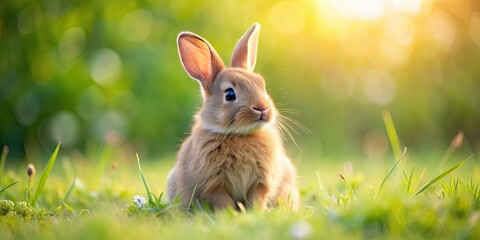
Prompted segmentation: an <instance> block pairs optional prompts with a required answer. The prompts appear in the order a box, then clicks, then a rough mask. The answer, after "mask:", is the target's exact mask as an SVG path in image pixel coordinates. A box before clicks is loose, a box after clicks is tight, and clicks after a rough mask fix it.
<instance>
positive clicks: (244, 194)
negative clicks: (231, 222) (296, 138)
mask: <svg viewBox="0 0 480 240" xmlns="http://www.w3.org/2000/svg"><path fill="white" fill-rule="evenodd" d="M259 28H260V26H259V25H258V24H255V25H254V26H252V27H251V28H250V29H249V30H248V31H247V32H246V33H245V35H244V36H243V37H242V38H241V39H240V41H239V42H238V43H237V46H236V47H235V50H234V54H233V58H232V63H235V66H239V67H235V68H224V67H223V62H222V61H221V59H220V58H219V57H218V55H217V53H216V52H215V50H214V49H213V48H212V47H211V45H210V44H209V43H208V42H207V41H206V40H204V39H203V38H201V37H199V36H197V35H194V34H192V33H181V34H180V35H179V39H178V44H179V52H180V58H181V60H182V63H183V65H184V67H185V69H186V71H187V73H188V74H189V75H190V76H191V77H192V78H194V79H196V80H198V81H199V82H200V83H201V86H202V91H203V96H204V105H203V108H202V109H201V110H200V111H199V113H198V114H197V115H196V118H195V124H194V126H193V128H192V132H191V135H190V136H189V137H188V138H187V139H186V140H185V141H184V143H183V144H182V147H181V148H180V151H179V153H178V160H177V163H176V165H175V167H174V168H173V170H172V171H171V172H170V174H169V176H168V180H167V181H168V183H167V184H168V186H167V188H168V196H169V199H170V200H172V199H173V198H174V197H175V196H179V197H180V198H181V199H182V204H183V205H184V206H185V207H188V206H189V204H190V202H191V200H194V201H196V200H201V201H207V202H209V203H210V204H211V205H212V207H213V208H214V209H223V208H227V207H232V208H237V203H242V204H243V205H244V206H246V207H251V206H252V205H257V206H258V207H259V208H260V209H262V210H263V209H265V208H266V207H275V206H277V205H278V201H279V200H280V201H281V202H282V203H283V204H289V205H290V206H291V207H292V208H293V209H297V208H298V205H299V194H298V190H297V189H296V186H295V178H296V171H295V167H294V166H293V164H292V162H291V161H290V159H289V158H288V157H287V155H286V153H285V150H284V147H283V142H282V138H281V136H280V135H279V132H278V129H277V126H276V125H275V121H276V117H277V115H278V112H277V110H276V109H275V106H274V104H273V102H272V100H271V99H270V97H269V96H268V94H267V92H266V90H265V82H264V80H263V78H262V77H261V76H260V75H258V74H255V73H253V72H252V70H253V67H254V65H255V59H256V47H257V39H258V32H259ZM226 89H234V91H235V94H236V96H237V98H236V100H235V101H233V102H226V100H224V94H225V91H226Z"/></svg>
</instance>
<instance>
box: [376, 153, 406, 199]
mask: <svg viewBox="0 0 480 240" xmlns="http://www.w3.org/2000/svg"><path fill="white" fill-rule="evenodd" d="M406 153H407V148H405V149H404V150H403V153H402V154H401V155H400V156H399V157H398V158H397V161H395V164H393V167H392V169H390V170H388V166H387V173H386V174H385V177H383V180H382V183H381V184H380V187H379V188H378V192H377V194H376V195H375V200H377V197H378V195H379V194H380V192H381V191H382V189H383V185H384V184H385V182H386V181H387V180H388V178H389V177H390V176H391V175H392V173H393V171H395V169H396V168H397V166H398V163H399V162H400V160H402V158H403V156H405V154H406Z"/></svg>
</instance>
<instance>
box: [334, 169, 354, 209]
mask: <svg viewBox="0 0 480 240" xmlns="http://www.w3.org/2000/svg"><path fill="white" fill-rule="evenodd" d="M338 176H340V178H341V179H342V180H343V182H345V185H346V186H347V188H348V191H349V192H350V195H351V196H352V199H353V201H354V202H355V204H357V205H358V199H357V196H355V192H354V191H353V188H352V185H350V183H349V182H348V180H347V178H346V177H345V176H344V175H343V174H342V173H339V174H338Z"/></svg>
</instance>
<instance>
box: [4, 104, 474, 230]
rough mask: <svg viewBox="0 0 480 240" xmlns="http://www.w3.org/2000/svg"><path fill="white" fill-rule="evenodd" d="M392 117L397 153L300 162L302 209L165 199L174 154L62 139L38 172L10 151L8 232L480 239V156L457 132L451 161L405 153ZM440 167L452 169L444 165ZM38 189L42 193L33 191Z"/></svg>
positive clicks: (6, 174) (6, 173) (6, 185)
mask: <svg viewBox="0 0 480 240" xmlns="http://www.w3.org/2000/svg"><path fill="white" fill-rule="evenodd" d="M385 116H386V117H385ZM384 120H385V121H386V124H385V125H386V126H387V132H389V133H388V135H389V138H390V140H391V144H392V148H393V149H396V150H395V153H394V155H395V156H394V157H393V156H392V157H391V158H387V159H383V160H378V159H377V160H366V159H362V157H359V158H358V159H353V160H352V159H349V160H347V161H344V160H341V159H335V161H333V160H328V159H321V158H320V159H315V158H312V159H305V160H303V161H302V162H301V163H298V164H297V166H298V171H299V175H300V178H299V186H300V189H301V194H302V203H303V207H302V208H301V210H300V211H298V212H292V211H290V210H289V209H288V207H280V208H278V209H271V210H268V211H266V212H263V213H261V212H260V211H259V210H258V209H252V210H247V211H241V212H237V211H234V210H225V211H222V212H212V211H210V210H208V208H207V207H205V206H198V205H197V206H196V207H194V208H193V210H186V209H182V207H181V205H180V204H179V201H178V200H174V201H173V202H171V203H169V202H166V200H165V199H164V197H163V194H162V193H163V192H164V191H165V181H166V176H167V173H168V171H169V169H170V168H171V166H172V164H173V162H174V157H167V158H166V159H150V161H144V160H143V159H142V158H141V157H139V156H138V155H136V156H135V155H134V154H131V155H132V156H129V157H118V156H117V155H115V150H114V149H108V156H109V157H108V158H107V157H100V158H99V159H98V160H97V161H86V160H84V159H74V160H75V161H74V160H71V159H70V158H68V157H67V155H68V154H62V153H61V152H62V151H61V150H60V145H58V146H57V148H56V149H55V150H54V151H53V154H52V155H51V157H50V160H49V161H48V162H47V164H46V166H45V167H43V174H42V175H40V176H39V177H38V179H36V178H34V177H32V178H33V179H30V178H29V176H27V173H25V171H24V170H22V168H21V166H18V167H16V166H11V164H9V163H8V159H7V154H8V150H7V151H5V150H4V151H3V154H2V156H1V159H2V168H1V169H0V170H1V172H0V239H25V238H28V239H90V238H93V239H130V238H137V239H140V238H147V239H150V238H159V239H212V238H213V239H318V238H329V239H330V238H341V239H342V238H348V239H352V238H353V239H355V238H362V239H363V238H368V239H371V238H380V239H384V238H393V239H397V238H460V239H478V238H479V237H480V226H479V221H480V211H479V210H480V184H479V183H480V181H479V180H480V167H479V165H478V163H477V162H476V161H475V159H474V158H471V157H468V156H463V155H465V153H462V152H459V151H458V149H460V147H459V143H458V140H457V141H453V142H452V146H453V144H455V146H453V147H452V146H451V147H450V148H449V150H448V151H447V153H446V154H448V158H449V159H445V157H444V158H443V159H440V160H439V159H434V158H432V157H428V156H427V157H425V158H424V157H418V156H416V155H415V154H412V153H411V152H409V154H408V155H407V150H406V148H405V150H404V151H403V153H402V152H399V149H401V148H400V141H398V134H397V132H396V130H395V127H394V125H393V120H392V117H391V115H390V114H389V113H384ZM462 134H463V133H462ZM392 140H393V141H392ZM4 149H8V148H4ZM57 154H58V155H57ZM103 155H105V154H103ZM432 155H433V154H432ZM57 156H58V159H57ZM412 156H415V157H412ZM407 157H408V161H405V158H407ZM5 159H6V160H5ZM111 159H115V161H112V160H111ZM459 159H464V160H462V161H458V160H459ZM400 161H403V164H399V163H400ZM38 162H40V161H38ZM59 162H61V163H62V164H59ZM5 163H6V164H5ZM109 164H110V166H111V167H108V166H109ZM390 164H393V165H392V167H391V168H389V167H388V165H390ZM25 165H26V164H25ZM440 165H446V166H447V168H446V169H447V170H444V171H443V170H437V169H443V167H444V166H440ZM62 166H63V168H62ZM385 166H387V170H386V173H385V172H384V167H385ZM36 167H37V168H39V169H41V168H42V167H41V166H36ZM142 167H143V169H142ZM417 169H423V170H421V171H418V170H417ZM339 172H340V174H338V173H339ZM92 173H93V174H92ZM72 179H73V180H72ZM18 181H19V183H20V184H15V183H16V182H18ZM30 181H31V182H32V184H28V182H30ZM25 186H27V187H25ZM34 187H35V189H31V188H34ZM30 191H32V192H33V193H34V194H26V193H30ZM137 195H140V196H137ZM134 196H135V200H136V202H134V201H133V200H134ZM142 198H143V199H142ZM194 205H195V204H194Z"/></svg>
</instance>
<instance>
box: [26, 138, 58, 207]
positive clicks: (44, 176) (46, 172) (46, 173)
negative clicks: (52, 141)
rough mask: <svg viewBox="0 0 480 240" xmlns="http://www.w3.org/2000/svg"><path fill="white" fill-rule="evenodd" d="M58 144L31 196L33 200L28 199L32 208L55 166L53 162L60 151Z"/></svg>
mask: <svg viewBox="0 0 480 240" xmlns="http://www.w3.org/2000/svg"><path fill="white" fill-rule="evenodd" d="M60 144H61V142H59V143H58V144H57V147H56V148H55V150H54V151H53V154H52V155H51V156H50V160H48V163H47V166H46V167H45V169H44V170H43V173H42V175H41V176H40V181H39V182H38V186H37V188H36V189H35V193H34V195H33V198H31V199H29V203H30V205H32V206H35V205H36V204H37V200H38V198H39V197H40V193H41V192H42V190H43V187H44V186H45V182H46V181H47V179H48V176H49V175H50V172H51V171H52V168H53V165H54V164H55V161H56V160H57V155H58V151H59V150H60ZM29 190H30V189H29Z"/></svg>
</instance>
